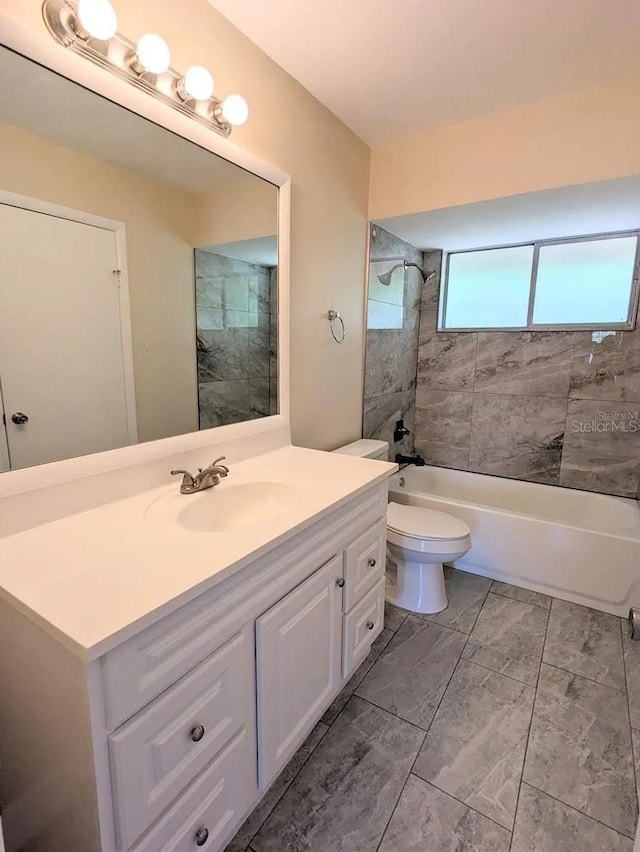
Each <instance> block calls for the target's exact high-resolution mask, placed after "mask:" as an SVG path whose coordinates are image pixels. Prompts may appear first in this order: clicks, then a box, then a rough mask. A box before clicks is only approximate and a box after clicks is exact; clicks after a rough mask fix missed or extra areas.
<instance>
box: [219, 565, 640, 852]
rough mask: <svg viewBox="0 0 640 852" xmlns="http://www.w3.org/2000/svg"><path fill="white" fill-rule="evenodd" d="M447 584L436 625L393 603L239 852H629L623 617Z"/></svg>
mask: <svg viewBox="0 0 640 852" xmlns="http://www.w3.org/2000/svg"><path fill="white" fill-rule="evenodd" d="M446 581H447V588H448V592H449V607H448V608H447V609H446V610H445V611H444V612H442V613H439V614H438V615H434V616H416V615H414V614H410V613H407V612H404V611H403V610H400V609H398V608H397V607H393V606H389V605H388V606H387V612H386V619H385V629H384V630H383V632H382V633H381V635H380V636H379V637H378V638H377V639H376V641H375V643H374V646H373V648H372V649H371V652H370V654H369V656H368V657H367V659H366V661H365V662H364V663H363V664H362V666H361V667H360V668H359V670H358V671H357V672H356V674H355V675H354V676H353V678H352V679H351V681H350V682H349V683H348V684H347V686H346V687H345V688H344V690H343V691H342V693H341V694H340V695H339V696H338V698H336V700H335V701H334V702H333V704H332V705H331V707H330V708H329V709H328V710H327V712H326V713H325V715H324V717H323V719H322V721H321V722H319V723H318V724H317V726H316V727H315V729H314V730H313V731H312V733H311V734H310V736H309V738H308V739H307V741H306V742H305V743H304V745H303V746H302V747H301V748H300V749H299V751H298V752H297V754H296V755H295V756H294V757H293V758H292V760H291V762H290V763H289V764H288V766H287V767H286V768H285V769H284V770H283V772H282V774H281V775H280V777H279V778H278V779H277V780H276V781H275V783H274V785H273V786H272V788H271V789H270V791H269V792H268V794H267V796H266V798H265V799H264V800H263V801H262V803H261V804H260V805H259V806H258V808H257V809H256V810H255V811H254V813H253V814H252V815H251V816H250V817H249V819H248V820H247V822H246V823H245V825H244V826H243V827H242V828H241V830H240V832H239V833H238V835H237V836H236V838H235V839H234V840H233V841H232V842H231V844H230V845H229V847H228V849H227V852H246V850H250V852H302V850H309V852H338V850H345V852H346V850H349V852H427V851H428V852H431V851H432V850H433V852H578V850H579V852H631V850H632V849H633V840H632V839H631V838H633V836H634V833H635V826H636V821H637V816H638V804H637V789H636V774H638V776H639V777H640V642H632V641H631V640H629V639H628V638H627V636H626V630H625V625H624V623H623V622H622V620H621V619H619V618H616V617H614V616H612V615H606V614H604V613H601V612H596V611H595V610H591V609H587V608H585V607H581V606H577V605H575V604H569V603H566V602H564V601H561V600H557V599H555V598H554V599H552V598H550V597H547V596H546V595H541V594H538V593H536V592H528V591H525V590H524V589H518V588H515V587H513V586H508V585H506V584H504V583H498V582H492V581H491V580H487V579H485V578H484V577H478V576H475V575H472V574H467V573H464V572H462V571H458V570H454V569H446ZM632 738H633V745H632ZM634 748H635V756H636V759H635V761H634V757H633V755H634V752H633V749H634Z"/></svg>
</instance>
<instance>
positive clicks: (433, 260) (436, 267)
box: [421, 249, 442, 311]
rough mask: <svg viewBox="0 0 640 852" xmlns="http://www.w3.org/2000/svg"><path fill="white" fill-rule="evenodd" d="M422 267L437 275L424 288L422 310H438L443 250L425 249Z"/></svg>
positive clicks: (427, 271)
mask: <svg viewBox="0 0 640 852" xmlns="http://www.w3.org/2000/svg"><path fill="white" fill-rule="evenodd" d="M422 268H423V269H424V271H425V272H426V273H427V275H428V274H429V273H430V272H435V273H436V274H435V276H434V277H433V278H432V279H431V281H429V283H428V284H425V285H424V286H423V288H422V299H421V308H422V311H437V310H438V301H439V299H440V275H441V272H442V252H441V251H439V250H438V249H433V250H431V251H425V252H424V253H423V255H422Z"/></svg>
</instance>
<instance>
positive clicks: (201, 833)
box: [196, 828, 209, 846]
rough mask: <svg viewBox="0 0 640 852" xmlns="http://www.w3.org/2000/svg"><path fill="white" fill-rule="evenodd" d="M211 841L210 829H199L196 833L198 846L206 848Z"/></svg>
mask: <svg viewBox="0 0 640 852" xmlns="http://www.w3.org/2000/svg"><path fill="white" fill-rule="evenodd" d="M208 839H209V829H207V828H199V829H198V830H197V831H196V846H204V844H205V843H206V842H207V840H208Z"/></svg>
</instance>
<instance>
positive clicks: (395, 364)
mask: <svg viewBox="0 0 640 852" xmlns="http://www.w3.org/2000/svg"><path fill="white" fill-rule="evenodd" d="M404 352H405V341H404V334H403V332H402V331H391V330H386V329H369V331H367V348H366V353H365V387H364V394H365V396H366V397H372V396H382V395H384V394H390V393H396V392H397V391H401V390H402V380H403V374H404Z"/></svg>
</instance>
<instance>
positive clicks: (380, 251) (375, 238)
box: [369, 224, 422, 263]
mask: <svg viewBox="0 0 640 852" xmlns="http://www.w3.org/2000/svg"><path fill="white" fill-rule="evenodd" d="M369 257H370V259H371V260H387V259H389V258H393V259H399V260H400V261H402V260H404V259H406V260H411V261H413V262H414V263H420V262H421V260H422V252H421V251H420V250H419V249H417V248H416V247H415V246H412V245H411V243H408V242H406V241H405V240H402V239H400V237H396V235H395V234H392V233H391V232H390V231H387V230H386V229H385V228H382V227H381V226H380V225H377V224H373V225H372V226H371V241H370V243H369Z"/></svg>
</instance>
